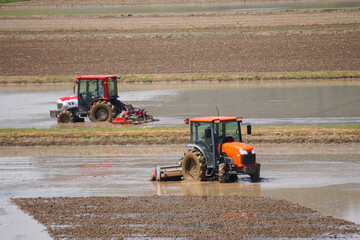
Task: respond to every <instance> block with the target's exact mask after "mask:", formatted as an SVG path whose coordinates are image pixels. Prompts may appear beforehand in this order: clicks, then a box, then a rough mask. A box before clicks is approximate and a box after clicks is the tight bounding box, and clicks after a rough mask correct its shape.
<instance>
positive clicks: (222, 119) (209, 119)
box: [189, 116, 242, 122]
mask: <svg viewBox="0 0 360 240" xmlns="http://www.w3.org/2000/svg"><path fill="white" fill-rule="evenodd" d="M239 118H240V119H242V117H225V116H210V117H197V118H190V119H189V121H190V122H213V121H215V120H219V121H220V122H226V121H235V120H236V119H239Z"/></svg>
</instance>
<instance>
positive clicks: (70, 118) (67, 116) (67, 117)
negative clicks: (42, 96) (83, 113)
mask: <svg viewBox="0 0 360 240" xmlns="http://www.w3.org/2000/svg"><path fill="white" fill-rule="evenodd" d="M57 121H58V123H73V122H74V115H73V114H72V113H71V112H70V111H62V112H61V113H60V114H59V115H58V116H57Z"/></svg>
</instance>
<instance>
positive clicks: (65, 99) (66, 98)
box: [59, 95, 78, 102]
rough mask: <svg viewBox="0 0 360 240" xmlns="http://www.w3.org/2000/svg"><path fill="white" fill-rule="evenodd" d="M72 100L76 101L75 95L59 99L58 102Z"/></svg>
mask: <svg viewBox="0 0 360 240" xmlns="http://www.w3.org/2000/svg"><path fill="white" fill-rule="evenodd" d="M74 99H78V97H77V95H70V96H66V97H62V98H59V100H60V101H62V102H65V101H69V100H74Z"/></svg>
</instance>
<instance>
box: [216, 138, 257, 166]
mask: <svg viewBox="0 0 360 240" xmlns="http://www.w3.org/2000/svg"><path fill="white" fill-rule="evenodd" d="M240 149H242V150H245V151H250V150H253V149H254V148H253V147H252V146H250V145H249V144H246V143H241V142H228V143H224V144H223V145H222V152H224V153H226V154H227V155H228V156H229V157H231V158H232V159H233V161H234V164H235V166H238V167H241V166H243V165H242V164H241V155H240V151H239V150H240Z"/></svg>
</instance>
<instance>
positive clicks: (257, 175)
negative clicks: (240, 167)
mask: <svg viewBox="0 0 360 240" xmlns="http://www.w3.org/2000/svg"><path fill="white" fill-rule="evenodd" d="M250 179H251V182H259V181H260V164H258V163H257V164H256V172H255V173H253V174H250Z"/></svg>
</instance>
